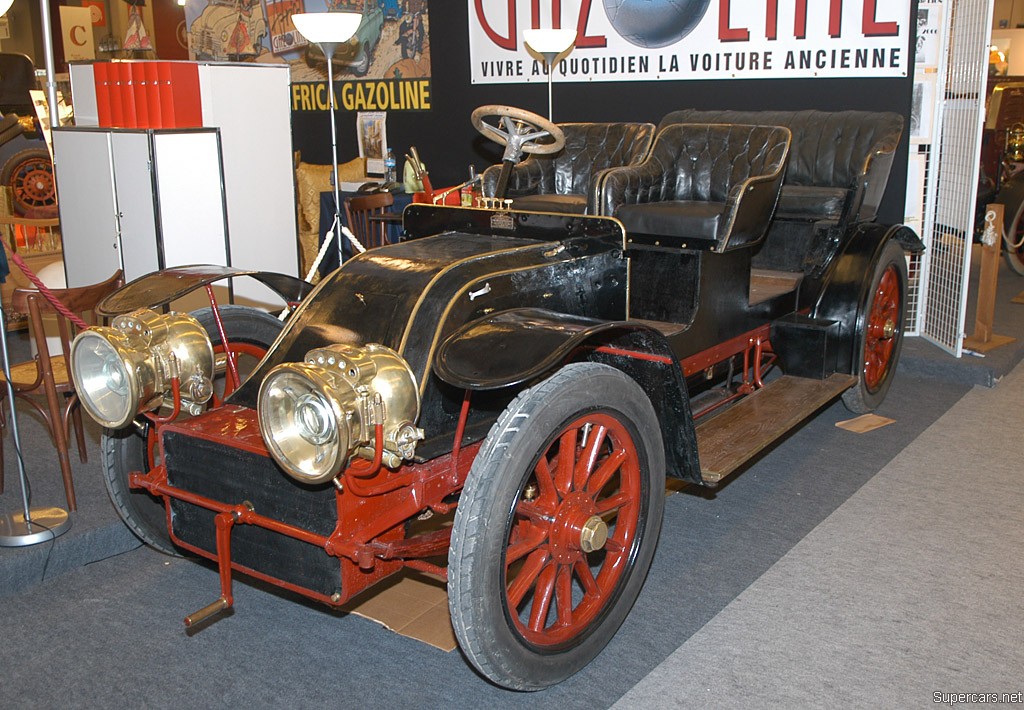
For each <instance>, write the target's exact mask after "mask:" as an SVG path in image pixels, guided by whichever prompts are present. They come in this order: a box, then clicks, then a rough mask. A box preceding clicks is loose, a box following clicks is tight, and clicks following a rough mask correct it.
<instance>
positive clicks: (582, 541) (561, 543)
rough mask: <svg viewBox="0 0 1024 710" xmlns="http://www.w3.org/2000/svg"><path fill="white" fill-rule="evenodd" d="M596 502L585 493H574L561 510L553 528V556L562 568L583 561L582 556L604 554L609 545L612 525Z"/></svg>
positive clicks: (561, 506)
mask: <svg viewBox="0 0 1024 710" xmlns="http://www.w3.org/2000/svg"><path fill="white" fill-rule="evenodd" d="M596 513H597V511H596V509H595V508H594V502H593V501H592V500H591V499H590V497H589V496H587V495H585V494H583V493H578V492H577V493H571V494H569V495H568V496H566V498H565V500H563V501H562V504H561V505H560V506H559V507H558V512H557V513H556V514H555V519H554V521H553V522H552V524H551V538H550V539H551V552H552V556H553V557H554V558H555V559H556V560H557V561H558V562H559V563H561V564H570V563H572V562H574V561H575V560H577V559H579V557H580V552H583V553H590V552H593V551H595V550H600V549H601V548H603V547H604V545H605V543H606V542H607V541H608V525H607V523H605V522H604V520H602V519H601V518H600V517H599V516H598V515H597V514H596Z"/></svg>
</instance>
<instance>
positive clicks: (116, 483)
mask: <svg viewBox="0 0 1024 710" xmlns="http://www.w3.org/2000/svg"><path fill="white" fill-rule="evenodd" d="M219 310H220V315H221V320H222V322H223V324H224V332H225V333H226V335H227V337H228V341H229V342H230V343H231V351H232V352H233V353H234V354H235V356H236V358H237V361H238V372H239V375H240V376H241V377H242V378H243V379H244V378H245V375H246V374H247V373H249V372H251V371H252V369H253V368H254V367H255V366H256V364H257V363H258V362H259V361H260V359H261V358H262V357H263V355H264V353H266V351H267V349H268V348H269V347H270V345H271V344H272V343H273V342H274V340H275V339H276V338H277V335H278V333H280V332H281V328H282V326H283V324H282V323H281V321H280V320H278V319H277V318H275V317H274V316H272V315H270V314H269V313H265V312H263V311H260V310H256V309H254V308H245V307H242V306H221V307H220V308H219ZM192 315H194V316H195V317H196V318H197V319H198V320H199V322H200V323H201V324H202V326H203V328H205V329H206V332H207V334H208V335H209V336H210V340H211V341H212V343H213V348H214V353H215V354H216V355H218V356H222V354H223V352H224V348H223V347H222V345H221V339H220V334H219V333H218V331H217V326H216V323H215V322H214V318H213V311H212V310H211V309H209V308H204V309H202V310H199V311H196V312H195V313H193V314H192ZM218 359H222V357H219V358H218ZM222 369H223V368H222V367H218V372H220V373H221V374H220V375H218V377H217V378H216V380H215V383H214V385H215V391H216V393H217V396H218V397H223V396H225V387H227V388H228V389H229V390H230V387H231V385H230V383H229V382H228V381H227V380H226V378H225V376H224V374H223V373H222V372H221V371H222ZM136 422H137V423H139V424H141V425H142V426H141V428H136V427H135V426H134V425H133V426H128V427H125V428H124V429H118V430H116V431H115V430H110V429H108V430H106V431H104V433H103V437H102V441H101V447H102V451H103V474H104V476H103V482H104V483H105V484H106V486H107V493H109V494H110V500H111V501H112V502H113V504H114V507H115V508H116V509H117V512H118V514H119V515H120V516H121V519H122V520H124V522H125V524H126V525H127V526H128V528H129V529H130V530H131V531H132V532H133V533H135V535H137V536H138V537H139V538H140V539H141V540H142V541H143V542H145V543H146V544H147V545H149V546H151V547H154V548H156V549H158V550H160V551H161V552H166V553H168V554H173V555H177V554H179V553H178V552H177V550H176V549H175V547H174V545H173V544H172V543H171V538H170V534H169V533H168V531H167V512H166V508H165V507H164V503H163V500H161V499H160V498H157V497H156V496H152V495H150V494H149V493H147V492H146V491H143V490H139V489H133V488H130V487H129V485H128V476H129V474H131V473H133V472H137V471H142V472H146V471H149V470H150V469H151V468H153V466H154V457H155V456H156V453H155V452H156V450H157V447H156V434H155V432H154V431H153V428H152V427H151V426H149V424H148V420H146V419H144V418H142V417H140V418H139V419H137V420H136Z"/></svg>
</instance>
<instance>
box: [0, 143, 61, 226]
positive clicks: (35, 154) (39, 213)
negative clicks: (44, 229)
mask: <svg viewBox="0 0 1024 710" xmlns="http://www.w3.org/2000/svg"><path fill="white" fill-rule="evenodd" d="M0 183H3V184H4V185H6V186H7V187H9V188H10V189H11V199H12V201H13V205H14V211H15V213H16V214H18V215H20V216H22V217H28V218H31V219H46V218H50V217H56V216H57V188H56V183H55V182H54V179H53V162H52V161H51V160H50V153H49V151H47V150H46V149H45V148H28V149H26V150H22V151H19V152H18V153H15V154H14V155H13V156H11V157H10V158H9V159H8V160H7V162H6V163H4V167H3V170H2V172H0Z"/></svg>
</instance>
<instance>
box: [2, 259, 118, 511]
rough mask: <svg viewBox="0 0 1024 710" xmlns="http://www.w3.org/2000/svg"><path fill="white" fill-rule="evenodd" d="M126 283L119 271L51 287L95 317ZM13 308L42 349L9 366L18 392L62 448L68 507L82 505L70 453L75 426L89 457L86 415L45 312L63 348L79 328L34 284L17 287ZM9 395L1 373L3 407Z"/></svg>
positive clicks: (80, 449)
mask: <svg viewBox="0 0 1024 710" xmlns="http://www.w3.org/2000/svg"><path fill="white" fill-rule="evenodd" d="M122 284H123V279H122V277H121V272H120V271H118V272H117V273H116V274H114V275H113V276H111V277H110V278H109V279H107V280H106V281H104V282H103V283H99V284H94V285H92V286H82V287H79V288H67V289H52V293H53V295H54V296H55V297H56V298H57V300H59V301H60V302H61V303H63V304H64V305H65V306H67V307H68V310H70V311H71V312H72V313H76V314H82V315H85V316H88V317H90V318H91V319H92V321H93V322H95V312H94V311H95V309H96V304H98V303H99V302H100V301H101V300H103V299H104V298H105V297H106V296H107V295H109V294H110V293H113V292H114V291H115V290H116V289H117V288H119V287H120V286H121V285H122ZM11 308H12V309H13V310H14V311H17V312H20V313H27V314H28V327H29V337H30V338H31V339H32V342H33V343H34V344H35V346H36V351H37V355H36V357H35V358H34V359H32V360H29V361H26V362H22V363H17V364H12V365H11V366H10V372H11V385H12V387H13V389H14V396H15V397H17V398H18V399H21V400H23V401H25V402H28V403H29V404H30V405H31V406H32V407H33V408H34V409H35V410H36V412H37V413H38V414H39V415H40V416H41V417H42V419H43V421H44V422H45V423H46V427H47V430H48V431H49V433H50V438H51V440H52V441H53V445H54V448H56V449H57V458H58V460H59V462H60V472H61V476H62V477H63V479H64V493H65V496H66V497H67V503H68V509H69V510H75V509H76V508H77V505H76V502H75V486H74V482H73V481H72V478H71V460H70V457H69V456H68V448H69V440H70V438H71V427H72V425H73V426H74V429H75V438H76V440H77V442H78V457H79V459H80V460H81V461H82V462H83V463H84V462H85V461H86V460H87V454H86V451H85V433H84V431H83V429H82V415H81V412H80V411H79V408H78V407H77V406H76V405H77V404H78V395H77V394H76V393H75V385H74V382H73V381H72V379H71V376H70V372H69V370H68V365H67V361H66V359H65V355H64V354H60V353H55V354H51V353H50V347H49V345H48V344H47V340H46V331H45V329H44V324H43V315H44V314H47V315H50V314H52V315H54V316H56V325H57V331H58V332H59V334H60V343H61V348H62V352H63V353H69V352H70V351H71V341H72V340H73V339H74V336H75V335H76V334H77V332H76V330H75V328H74V325H73V324H72V323H71V322H70V320H69V319H68V318H67V317H66V316H64V315H62V314H60V313H59V312H57V310H56V309H55V308H54V307H53V305H52V304H51V303H50V302H49V301H48V300H46V298H45V297H44V296H43V294H42V293H40V292H39V291H37V290H35V289H17V290H16V291H15V292H14V294H13V297H12V299H11ZM6 398H7V382H6V378H5V377H4V375H3V372H0V412H2V410H3V406H5V405H4V400H5V399H6ZM39 398H42V399H43V400H44V401H43V403H40V402H38V401H36V400H37V399H39ZM4 424H5V422H4V421H3V418H2V415H0V426H3V425H4ZM22 453H24V452H22ZM3 480H4V471H3V436H2V432H0V491H3Z"/></svg>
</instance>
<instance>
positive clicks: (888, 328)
mask: <svg viewBox="0 0 1024 710" xmlns="http://www.w3.org/2000/svg"><path fill="white" fill-rule="evenodd" d="M906 302H907V260H906V257H905V256H904V254H903V248H902V247H901V246H900V245H899V243H898V242H895V241H889V242H887V243H886V245H885V246H884V247H883V248H882V251H881V254H880V255H879V258H878V261H877V262H875V267H874V273H873V275H872V278H871V290H870V291H869V292H868V297H867V302H866V303H865V304H863V306H862V307H861V312H860V315H859V318H858V322H859V325H858V329H857V344H856V348H857V349H856V351H855V355H854V367H853V371H854V372H853V374H855V375H857V376H858V378H857V384H855V385H854V386H853V387H851V388H850V389H848V390H846V392H844V393H843V403H844V404H845V405H846V407H847V409H849V410H850V411H853V412H856V413H857V414H866V413H868V412H871V411H874V410H875V409H876V408H877V407H878V405H880V404H881V403H882V400H884V399H885V395H886V393H887V392H888V391H889V385H890V384H891V383H892V379H893V374H895V372H896V363H897V362H898V361H899V357H900V349H901V348H902V346H903V326H904V322H905V320H906Z"/></svg>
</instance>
